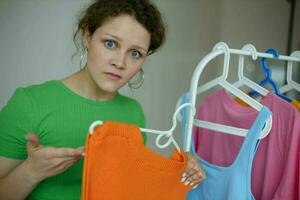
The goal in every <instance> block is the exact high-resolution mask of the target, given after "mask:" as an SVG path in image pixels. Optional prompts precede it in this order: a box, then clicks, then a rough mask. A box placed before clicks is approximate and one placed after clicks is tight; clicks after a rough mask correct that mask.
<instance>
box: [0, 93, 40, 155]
mask: <svg viewBox="0 0 300 200" xmlns="http://www.w3.org/2000/svg"><path fill="white" fill-rule="evenodd" d="M33 113H34V106H33V102H32V100H30V98H29V95H28V94H27V93H26V91H25V89H23V88H19V89H17V90H16V91H15V93H14V94H13V96H12V97H11V99H10V100H9V101H8V102H7V104H6V105H5V106H4V108H3V109H2V110H1V112H0V156H4V157H8V158H13V159H22V160H23V159H25V158H26V157H27V153H26V139H25V135H26V134H27V133H29V132H34V129H33V122H34V119H33V116H34V114H33Z"/></svg>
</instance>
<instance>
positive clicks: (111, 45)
mask: <svg viewBox="0 0 300 200" xmlns="http://www.w3.org/2000/svg"><path fill="white" fill-rule="evenodd" d="M105 46H106V47H107V48H109V49H113V48H115V47H116V43H115V42H114V41H112V40H106V41H105Z"/></svg>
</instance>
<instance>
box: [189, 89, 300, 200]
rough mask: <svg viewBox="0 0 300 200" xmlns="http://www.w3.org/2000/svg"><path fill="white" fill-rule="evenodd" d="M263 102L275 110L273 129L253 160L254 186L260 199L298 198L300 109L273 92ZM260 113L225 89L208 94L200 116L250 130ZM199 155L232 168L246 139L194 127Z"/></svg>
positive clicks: (291, 199) (198, 114) (198, 115)
mask: <svg viewBox="0 0 300 200" xmlns="http://www.w3.org/2000/svg"><path fill="white" fill-rule="evenodd" d="M261 104H263V105H265V106H267V107H268V108H269V109H270V110H271V111H272V119H273V124H272V129H271V131H270V133H269V134H268V136H267V137H266V138H264V139H263V140H262V141H261V143H260V146H259V148H258V150H257V153H256V155H255V158H254V161H253V168H252V177H251V188H252V192H253V194H254V197H255V199H257V200H270V199H272V200H283V199H288V200H298V199H299V198H300V197H299V194H298V193H299V182H300V181H299V146H300V116H299V112H298V111H297V110H296V109H295V108H294V107H293V106H292V105H291V104H290V103H288V102H286V101H283V100H282V99H280V98H279V97H277V96H276V95H275V94H273V93H272V92H269V93H268V94H267V95H266V96H265V97H264V98H263V99H262V100H261ZM257 114H258V112H257V111H256V110H254V109H253V108H251V107H245V106H242V105H240V104H239V103H237V102H235V101H234V100H233V99H232V98H231V97H229V95H228V94H227V93H226V91H225V90H224V89H221V90H219V91H217V92H215V93H212V94H210V95H208V96H207V97H206V98H205V99H204V100H203V101H202V102H201V104H200V106H199V107H198V111H197V117H196V118H197V119H200V120H206V121H211V122H215V123H221V124H225V125H230V126H235V127H241V128H246V129H248V128H249V127H251V125H252V124H253V122H254V120H255V118H256V116H257ZM194 137H195V146H196V151H197V154H198V155H199V156H200V157H201V158H203V159H204V160H206V161H208V162H209V163H212V164H215V165H219V166H223V167H228V166H229V165H231V163H233V160H234V159H235V157H236V155H237V153H238V152H239V149H240V147H241V144H242V142H243V138H241V137H237V136H234V135H229V134H223V133H217V132H214V131H211V130H207V129H202V128H195V129H194Z"/></svg>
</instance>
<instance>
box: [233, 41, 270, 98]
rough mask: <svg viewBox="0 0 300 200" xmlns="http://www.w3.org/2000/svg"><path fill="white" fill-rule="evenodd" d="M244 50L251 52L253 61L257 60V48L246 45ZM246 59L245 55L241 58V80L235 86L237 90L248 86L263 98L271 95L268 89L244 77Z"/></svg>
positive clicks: (239, 72)
mask: <svg viewBox="0 0 300 200" xmlns="http://www.w3.org/2000/svg"><path fill="white" fill-rule="evenodd" d="M242 50H245V51H249V52H250V54H251V56H252V60H256V59H257V51H256V48H255V47H254V46H253V45H252V44H246V45H244V46H243V47H242ZM244 57H245V56H244V55H240V56H239V68H238V77H239V79H238V81H237V82H235V83H234V84H233V85H234V86H236V87H237V88H240V87H241V86H243V85H246V86H248V87H250V88H251V89H252V90H254V91H256V92H258V93H259V94H261V95H262V96H266V95H267V94H268V93H269V91H268V90H267V89H265V88H263V87H261V86H260V85H258V84H257V83H255V82H253V81H251V80H250V79H248V78H247V77H245V76H244Z"/></svg>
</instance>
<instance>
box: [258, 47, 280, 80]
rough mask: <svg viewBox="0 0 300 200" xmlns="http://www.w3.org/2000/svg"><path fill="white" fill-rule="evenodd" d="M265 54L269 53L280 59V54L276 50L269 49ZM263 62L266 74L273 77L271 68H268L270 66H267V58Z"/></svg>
mask: <svg viewBox="0 0 300 200" xmlns="http://www.w3.org/2000/svg"><path fill="white" fill-rule="evenodd" d="M265 52H266V53H269V54H272V55H273V56H274V57H275V58H278V57H279V52H278V51H277V50H276V49H272V48H269V49H267V50H266V51H265ZM261 62H262V67H263V70H264V71H265V72H266V74H267V76H268V77H270V76H271V70H270V68H269V67H268V64H267V58H262V59H261ZM270 78H271V77H270Z"/></svg>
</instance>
